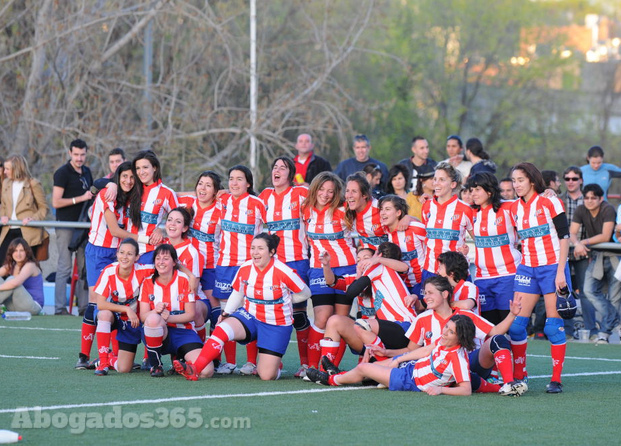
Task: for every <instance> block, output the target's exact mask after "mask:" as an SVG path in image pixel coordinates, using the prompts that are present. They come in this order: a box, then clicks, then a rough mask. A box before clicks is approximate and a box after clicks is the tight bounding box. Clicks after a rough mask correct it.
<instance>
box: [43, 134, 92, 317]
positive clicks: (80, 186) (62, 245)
mask: <svg viewBox="0 0 621 446" xmlns="http://www.w3.org/2000/svg"><path fill="white" fill-rule="evenodd" d="M87 150H88V146H87V145H86V143H85V142H84V141H82V140H81V139H76V140H74V141H72V142H71V144H70V145H69V157H70V158H69V161H68V162H67V164H65V165H63V166H61V167H60V168H59V169H58V170H57V171H56V172H54V189H53V191H52V206H54V208H55V209H56V220H57V221H69V222H77V221H78V220H79V218H80V214H81V212H82V207H83V206H84V203H85V202H87V201H89V200H91V198H93V194H92V193H91V191H90V188H91V186H92V185H93V176H92V175H91V170H90V169H89V168H88V167H86V166H85V165H84V163H85V162H86V152H87ZM73 232H74V229H73V228H56V247H57V248H58V268H57V270H56V287H55V293H54V300H55V302H54V305H55V314H70V313H69V312H68V311H67V308H66V305H65V304H66V300H67V291H66V284H67V280H68V279H69V278H70V277H71V271H72V262H71V260H72V255H71V251H69V243H70V242H71V238H72V236H73ZM76 256H77V259H78V269H79V270H80V271H81V270H82V269H83V266H84V248H80V249H79V250H78V251H77V252H76ZM84 282H85V281H84V278H83V277H80V279H79V280H78V283H77V286H76V296H77V298H78V308H79V310H80V311H82V312H83V311H84V310H85V309H86V306H87V305H88V290H87V287H86V284H85V283H84Z"/></svg>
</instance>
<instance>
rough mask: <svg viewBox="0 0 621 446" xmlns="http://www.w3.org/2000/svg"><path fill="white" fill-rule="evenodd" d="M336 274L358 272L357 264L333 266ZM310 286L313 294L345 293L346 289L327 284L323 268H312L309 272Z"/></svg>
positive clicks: (343, 274)
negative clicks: (331, 286) (338, 288)
mask: <svg viewBox="0 0 621 446" xmlns="http://www.w3.org/2000/svg"><path fill="white" fill-rule="evenodd" d="M332 271H333V272H334V275H335V276H345V275H347V274H356V265H347V266H337V267H336V268H332ZM308 280H309V283H310V285H309V287H310V290H311V294H312V295H313V296H315V295H317V294H345V291H341V290H337V289H334V288H330V287H329V286H327V285H326V278H325V277H324V276H323V268H311V269H310V270H309V273H308Z"/></svg>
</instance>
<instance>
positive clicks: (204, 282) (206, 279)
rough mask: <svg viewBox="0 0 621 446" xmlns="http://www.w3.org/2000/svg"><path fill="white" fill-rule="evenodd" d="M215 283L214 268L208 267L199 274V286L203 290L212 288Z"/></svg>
mask: <svg viewBox="0 0 621 446" xmlns="http://www.w3.org/2000/svg"><path fill="white" fill-rule="evenodd" d="M215 285H216V269H215V268H208V269H204V270H203V274H201V288H202V289H203V291H209V290H213V289H214V287H215Z"/></svg>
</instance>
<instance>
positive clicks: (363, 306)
mask: <svg viewBox="0 0 621 446" xmlns="http://www.w3.org/2000/svg"><path fill="white" fill-rule="evenodd" d="M356 279H357V277H356V274H345V275H344V276H337V277H336V282H335V283H334V286H332V288H334V289H336V290H341V291H347V287H348V286H349V285H351V284H352V283H353V282H354V280H356ZM371 288H373V287H371ZM356 299H357V300H358V301H357V303H358V310H359V311H360V314H361V315H362V319H369V318H371V317H373V318H374V317H375V307H374V306H373V304H374V302H373V291H371V290H369V288H367V289H365V290H364V291H363V292H362V293H361V294H359V295H358V296H356Z"/></svg>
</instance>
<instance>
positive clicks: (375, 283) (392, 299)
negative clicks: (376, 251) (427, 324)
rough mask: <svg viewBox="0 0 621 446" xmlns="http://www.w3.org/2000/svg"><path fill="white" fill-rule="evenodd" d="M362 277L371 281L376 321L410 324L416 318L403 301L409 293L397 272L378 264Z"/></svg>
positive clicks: (412, 310) (414, 313)
mask: <svg viewBox="0 0 621 446" xmlns="http://www.w3.org/2000/svg"><path fill="white" fill-rule="evenodd" d="M364 275H365V276H367V277H368V278H369V279H371V286H372V288H373V306H374V307H375V315H376V317H377V318H378V319H383V320H385V321H391V322H412V321H413V320H414V318H416V312H415V311H414V309H413V308H411V307H408V306H406V305H405V302H404V301H403V299H404V298H405V297H406V296H408V295H409V294H410V292H409V291H408V289H407V288H406V286H405V283H403V280H401V277H400V276H399V273H398V272H396V271H395V270H394V269H392V268H387V267H385V266H384V265H382V264H379V263H378V264H377V265H373V266H372V267H370V268H369V269H367V270H366V271H365V272H364Z"/></svg>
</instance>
